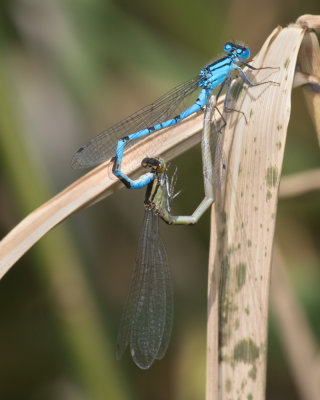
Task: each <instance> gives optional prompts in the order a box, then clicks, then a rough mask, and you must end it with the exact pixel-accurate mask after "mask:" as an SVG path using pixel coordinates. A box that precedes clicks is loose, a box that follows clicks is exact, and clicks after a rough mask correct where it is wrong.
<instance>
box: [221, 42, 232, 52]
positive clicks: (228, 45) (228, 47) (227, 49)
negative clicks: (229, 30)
mask: <svg viewBox="0 0 320 400" xmlns="http://www.w3.org/2000/svg"><path fill="white" fill-rule="evenodd" d="M231 50H232V45H231V43H229V42H228V43H226V44H225V45H224V46H223V51H224V52H225V53H230V51H231Z"/></svg>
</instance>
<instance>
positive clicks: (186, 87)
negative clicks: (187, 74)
mask: <svg viewBox="0 0 320 400" xmlns="http://www.w3.org/2000/svg"><path fill="white" fill-rule="evenodd" d="M198 82H199V77H198V76H197V77H196V78H194V79H191V80H190V81H187V82H184V83H182V84H180V85H178V86H176V87H175V88H174V89H172V90H170V91H169V92H168V93H166V94H165V95H163V96H162V97H160V98H159V99H158V100H156V101H155V102H154V103H152V104H150V105H148V106H146V107H144V108H142V109H141V110H140V111H137V112H135V113H134V114H132V115H131V116H130V117H128V118H126V119H124V120H122V121H120V122H118V123H117V124H115V125H113V126H111V127H110V128H109V129H107V130H105V131H103V132H101V133H100V134H99V135H98V136H96V137H94V138H93V139H91V140H89V142H88V143H87V144H85V145H84V146H82V147H80V148H79V150H78V151H77V152H76V153H75V155H74V156H73V159H72V162H71V165H72V167H73V168H87V167H92V166H95V165H98V164H100V163H102V162H104V161H106V160H108V159H110V158H111V157H113V156H114V155H115V150H116V145H117V141H118V140H119V139H121V138H123V137H125V136H128V135H129V134H131V133H135V132H138V131H140V130H141V129H144V128H149V127H152V126H153V125H155V124H158V123H162V122H164V121H167V120H168V119H170V118H172V117H174V116H176V115H177V114H179V112H178V109H179V106H180V105H181V103H182V101H183V100H184V99H185V98H186V97H188V96H190V95H191V94H192V93H193V92H194V91H195V90H196V89H199V87H198ZM138 140H139V139H138ZM134 142H135V141H133V143H134ZM130 143H131V142H130ZM130 143H129V144H128V146H130ZM133 143H132V144H133Z"/></svg>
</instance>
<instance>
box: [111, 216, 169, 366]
mask: <svg viewBox="0 0 320 400" xmlns="http://www.w3.org/2000/svg"><path fill="white" fill-rule="evenodd" d="M171 285H172V284H171V277H170V274H169V267H168V260H167V255H166V252H165V248H164V246H163V243H162V242H161V239H160V237H159V217H158V216H157V215H155V214H154V212H153V211H152V210H146V211H145V217H144V222H143V226H142V231H141V234H140V238H139V243H138V251H137V256H136V260H135V264H134V268H133V271H132V276H131V282H130V287H129V293H128V297H127V300H126V305H125V307H124V311H123V314H122V317H121V323H120V328H119V333H118V338H117V358H118V359H119V358H120V357H121V356H122V354H123V353H124V351H125V349H126V347H127V346H128V344H129V342H130V352H131V355H132V358H133V360H134V362H135V363H136V365H137V366H138V367H140V368H142V369H147V368H149V367H150V366H151V365H152V363H153V362H154V360H155V359H156V358H158V359H160V358H162V357H163V356H164V354H165V352H166V350H167V347H168V343H169V340H170V334H171V329H172V319H173V295H172V286H171Z"/></svg>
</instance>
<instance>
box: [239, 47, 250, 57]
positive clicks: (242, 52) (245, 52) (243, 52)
mask: <svg viewBox="0 0 320 400" xmlns="http://www.w3.org/2000/svg"><path fill="white" fill-rule="evenodd" d="M239 50H240V52H239ZM237 55H238V56H239V57H240V58H242V59H243V60H245V59H246V58H249V55H250V50H249V49H248V48H247V47H243V48H242V49H238V50H237Z"/></svg>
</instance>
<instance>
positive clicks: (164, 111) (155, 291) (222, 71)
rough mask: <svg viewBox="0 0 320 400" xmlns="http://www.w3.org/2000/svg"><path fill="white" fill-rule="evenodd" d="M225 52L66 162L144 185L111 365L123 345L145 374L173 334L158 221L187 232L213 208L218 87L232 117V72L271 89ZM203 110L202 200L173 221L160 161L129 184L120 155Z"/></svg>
mask: <svg viewBox="0 0 320 400" xmlns="http://www.w3.org/2000/svg"><path fill="white" fill-rule="evenodd" d="M224 52H225V53H226V54H225V56H224V57H222V58H220V59H218V60H217V61H215V62H213V63H211V64H209V65H208V66H206V67H204V68H203V69H202V70H201V71H200V73H199V74H198V76H197V77H196V78H194V79H191V80H190V81H188V82H186V83H184V84H181V85H179V86H177V87H176V88H175V89H173V90H171V91H170V92H168V93H167V94H166V95H164V96H162V97H161V98H159V99H158V100H157V101H156V102H154V103H152V104H150V105H149V106H147V107H145V108H143V109H142V110H140V111H138V112H137V113H135V114H133V115H132V116H130V117H128V118H126V119H125V120H123V121H121V122H119V123H118V124H116V125H114V126H112V127H111V128H109V129H107V130H106V131H104V132H102V133H101V134H100V135H98V136H96V137H95V138H93V139H92V140H90V141H89V142H88V143H87V144H86V145H85V146H83V147H81V148H80V149H79V150H78V151H77V152H76V154H75V156H74V157H73V160H72V165H73V167H75V168H82V167H90V166H94V165H97V164H99V163H101V162H103V161H106V160H108V159H110V158H112V161H113V173H114V175H115V176H117V177H118V178H119V179H120V180H121V181H122V182H123V183H124V184H125V186H126V187H128V188H131V189H136V188H141V187H144V186H145V185H149V186H148V189H147V196H146V199H147V200H146V214H145V223H144V226H143V230H142V233H141V235H140V239H139V247H138V255H137V258H136V263H135V267H134V270H133V274H132V278H131V284H130V289H129V294H128V297H127V302H126V307H125V309H124V312H123V316H122V320H121V324H120V330H119V334H118V340H117V357H118V358H120V357H121V355H122V354H123V352H124V351H125V349H126V347H127V346H128V345H129V344H130V351H131V355H132V357H133V359H134V361H135V363H136V364H137V365H138V366H139V367H140V368H144V369H145V368H149V367H150V366H151V364H152V363H153V361H154V360H155V359H160V358H162V357H163V355H164V354H165V352H166V349H167V346H168V343H169V338H170V333H171V327H172V313H173V311H172V306H173V301H172V287H171V280H170V274H169V269H168V262H167V258H166V255H165V251H164V247H163V244H162V242H161V241H160V240H158V228H157V227H158V215H159V216H161V217H162V218H163V219H164V220H166V222H168V223H174V224H194V223H196V222H197V220H198V219H199V218H200V216H201V215H202V214H203V213H204V212H205V210H206V209H207V208H208V207H209V206H210V205H211V203H212V202H213V182H214V179H215V177H214V175H215V174H214V171H213V169H214V168H213V166H214V165H221V162H220V160H218V162H217V160H215V161H214V160H212V157H211V154H212V153H211V149H210V136H211V127H212V124H211V120H212V115H213V112H214V109H215V104H216V99H218V98H219V96H220V94H221V92H222V90H223V88H224V87H225V88H226V94H225V101H224V110H225V111H232V109H231V108H230V107H228V99H229V95H230V88H231V83H232V80H233V71H237V72H238V73H239V75H240V77H241V78H242V79H243V81H244V82H245V83H246V84H247V85H248V86H250V87H252V86H257V85H262V84H266V83H275V82H272V81H263V82H258V83H252V82H251V81H250V80H249V79H248V77H247V76H246V75H245V73H244V71H243V70H242V69H241V67H240V66H239V65H238V64H240V65H243V66H246V67H248V68H250V69H252V70H259V69H266V68H271V69H272V68H273V67H264V68H255V67H253V66H251V65H249V64H247V63H245V62H244V61H243V60H246V59H248V57H249V49H248V48H247V47H245V46H242V45H239V44H235V43H230V42H228V43H226V44H225V46H224ZM215 88H217V94H216V96H214V95H213V94H212V93H213V91H214V89H215ZM196 90H199V94H198V97H197V99H196V100H195V101H194V102H193V103H192V104H191V105H190V106H189V107H187V108H185V109H183V110H182V111H181V112H179V108H180V107H181V105H182V102H184V101H185V100H186V99H187V98H190V97H191V96H192V94H193V93H194V92H195V91H196ZM204 108H205V118H204V126H203V135H202V159H203V172H204V186H205V199H204V200H203V201H202V203H201V204H200V205H199V207H198V208H197V209H196V211H195V212H194V214H193V215H192V216H172V215H171V213H170V202H171V199H172V198H173V196H174V194H173V186H174V185H173V184H170V183H169V181H168V177H167V174H166V172H165V168H164V167H163V164H162V161H161V160H159V159H158V160H157V159H155V158H151V159H149V160H147V161H146V162H145V164H146V166H147V167H150V168H151V171H150V172H148V173H145V174H143V175H142V176H141V177H140V178H138V179H136V180H132V179H130V178H129V177H128V176H126V175H125V174H124V173H123V172H122V171H121V160H122V155H123V151H124V150H125V148H128V147H129V146H130V145H131V144H132V143H133V142H137V141H138V140H140V139H141V138H143V137H144V136H146V135H148V134H151V133H152V134H154V133H155V132H157V131H159V130H161V129H164V128H167V127H170V126H173V125H175V124H177V123H179V122H180V121H181V120H183V119H185V118H187V117H188V116H190V115H192V114H194V113H197V112H199V111H201V110H202V109H204ZM237 111H239V110H237ZM240 112H241V111H240ZM213 125H214V124H213ZM214 132H215V133H214V134H216V135H218V134H219V130H218V129H217V127H215V129H214ZM216 153H217V152H216ZM155 156H157V154H156V150H155V153H154V154H152V157H155Z"/></svg>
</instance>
